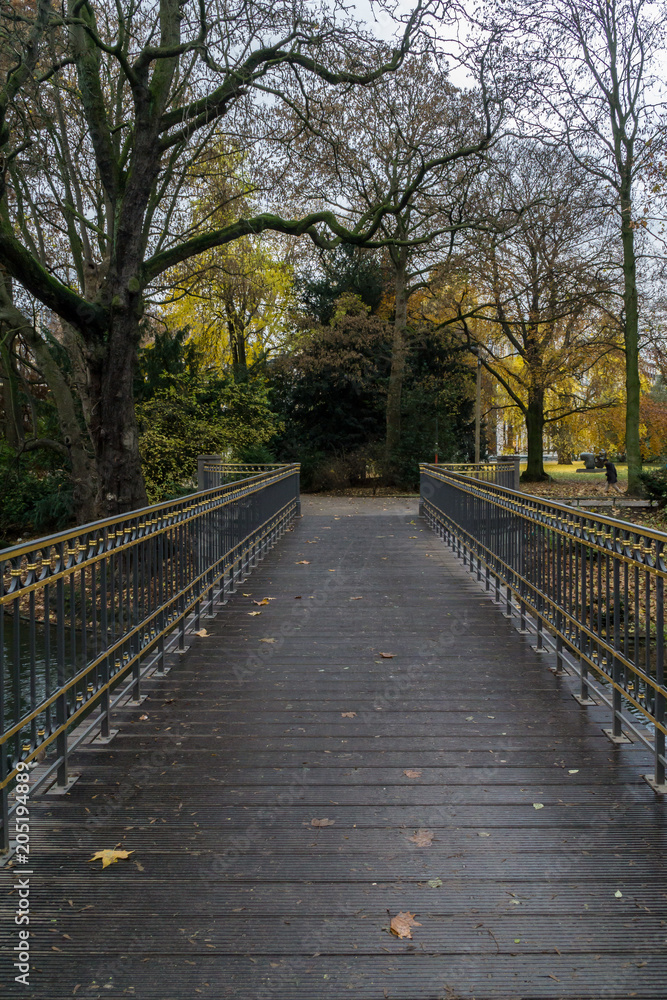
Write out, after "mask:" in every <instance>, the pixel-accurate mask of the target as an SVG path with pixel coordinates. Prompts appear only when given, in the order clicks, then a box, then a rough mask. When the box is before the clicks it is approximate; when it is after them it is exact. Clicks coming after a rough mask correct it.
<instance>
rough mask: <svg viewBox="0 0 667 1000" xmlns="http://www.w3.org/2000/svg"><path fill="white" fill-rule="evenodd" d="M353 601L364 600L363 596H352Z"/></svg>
mask: <svg viewBox="0 0 667 1000" xmlns="http://www.w3.org/2000/svg"><path fill="white" fill-rule="evenodd" d="M350 600H351V601H363V597H351V598H350Z"/></svg>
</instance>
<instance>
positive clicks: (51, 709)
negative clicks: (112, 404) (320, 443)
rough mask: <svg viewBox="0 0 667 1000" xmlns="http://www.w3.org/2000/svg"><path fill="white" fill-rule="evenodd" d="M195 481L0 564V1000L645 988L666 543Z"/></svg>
mask: <svg viewBox="0 0 667 1000" xmlns="http://www.w3.org/2000/svg"><path fill="white" fill-rule="evenodd" d="M200 474H201V475H202V476H206V477H207V478H206V482H205V483H204V484H203V488H202V489H201V490H200V491H199V492H198V493H196V494H193V495H192V496H190V497H185V498H183V499H181V500H179V501H175V502H171V503H169V504H162V505H157V506H156V507H152V508H148V509H147V510H145V511H140V512H137V513H135V514H131V515H125V516H124V517H123V518H120V519H115V520H113V521H111V520H109V521H105V522H98V523H96V524H93V525H88V526H85V527H83V528H79V529H76V530H75V531H72V532H64V533H62V534H60V535H56V536H53V537H52V538H49V539H42V540H39V542H31V543H28V544H25V545H20V546H16V547H15V548H13V549H10V550H6V551H5V552H3V553H0V561H1V562H2V572H1V573H0V581H1V584H0V587H1V589H0V650H1V651H2V652H1V654H0V655H2V657H3V661H2V664H1V666H2V670H1V671H0V676H1V677H2V688H0V700H1V701H2V733H1V735H0V746H1V747H2V775H1V784H2V790H3V816H2V831H3V837H4V846H5V854H4V858H5V861H4V867H3V868H2V874H1V875H0V878H1V879H2V882H3V893H2V899H1V904H0V905H1V907H2V914H3V920H2V930H1V933H2V945H3V948H2V956H3V957H2V960H1V961H2V967H1V968H0V994H1V995H2V996H3V997H4V996H14V995H16V996H23V997H28V998H32V1000H61V998H65V997H71V996H77V997H93V998H97V997H115V996H118V997H128V996H131V997H137V998H140V1000H153V998H155V1000H157V998H160V1000H181V998H185V997H188V998H191V997H208V998H212V1000H219V998H223V997H234V998H238V1000H270V998H271V1000H272V998H276V1000H278V998H280V1000H287V998H289V1000H302V998H303V1000H305V998H308V1000H315V998H320V997H323V998H326V997H331V998H335V1000H341V998H343V997H348V996H349V997H354V998H355V1000H376V998H377V1000H379V998H385V997H386V998H391V1000H434V998H466V1000H473V998H474V1000H532V998H536V1000H537V998H549V1000H565V998H567V1000H600V998H602V997H604V998H616V1000H621V998H622V1000H626V998H629V997H637V998H640V1000H642V998H643V1000H648V998H664V996H665V982H666V975H665V974H666V972H667V954H666V952H665V941H666V939H667V924H666V921H667V885H666V883H665V861H664V851H663V848H664V846H665V829H666V827H665V809H664V804H663V794H664V792H665V790H666V788H665V774H664V768H665V744H664V736H665V718H664V711H665V695H666V694H667V692H666V691H665V686H664V674H663V658H664V594H663V588H664V577H665V563H664V542H665V541H666V540H667V536H665V535H661V534H660V533H657V532H653V531H650V530H648V529H644V528H639V527H638V526H636V525H631V524H628V523H625V522H622V521H617V520H614V519H610V518H606V517H605V516H601V515H598V514H594V515H593V514H592V513H591V512H590V511H580V510H575V509H573V508H570V507H567V506H566V505H561V504H553V503H550V504H547V503H545V502H543V501H542V500H540V499H538V498H533V497H528V496H526V495H524V494H521V493H519V492H517V491H516V490H515V489H514V480H513V478H512V476H513V470H512V468H511V467H509V466H505V465H503V463H500V465H499V466H498V467H497V468H496V469H490V468H489V467H475V466H465V467H462V466H460V467H455V466H449V467H443V466H437V467H436V466H427V465H425V466H423V467H422V470H421V480H422V486H421V496H420V498H419V502H417V500H414V501H413V500H412V499H409V498H407V499H406V498H375V499H368V500H357V499H352V498H328V497H322V498H318V497H305V498H303V500H302V501H301V499H300V497H299V489H298V466H282V467H268V468H260V469H257V468H251V469H243V470H240V471H239V470H238V469H236V470H235V469H234V468H232V467H229V466H224V465H223V464H222V463H220V462H216V460H215V459H214V458H212V457H211V456H206V457H205V459H204V460H203V462H202V467H201V470H200ZM200 485H202V484H201V483H200ZM301 504H302V506H300V505H301ZM300 514H301V515H302V516H299V515H300ZM93 859H94V860H93ZM24 916H27V917H28V918H29V920H30V923H29V925H28V924H26V923H25V922H24V921H23V917H24ZM17 921H18V922H17ZM27 930H29V936H27V935H21V932H22V931H27ZM24 965H25V966H27V969H28V971H27V972H26V973H25V974H23V973H22V971H21V970H22V967H23V966H24ZM21 975H24V978H23V979H19V981H18V982H17V981H16V979H17V977H20V976H21Z"/></svg>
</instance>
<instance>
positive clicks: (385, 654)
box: [380, 653, 396, 660]
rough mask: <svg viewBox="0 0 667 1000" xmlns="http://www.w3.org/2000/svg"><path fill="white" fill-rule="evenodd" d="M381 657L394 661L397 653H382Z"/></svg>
mask: <svg viewBox="0 0 667 1000" xmlns="http://www.w3.org/2000/svg"><path fill="white" fill-rule="evenodd" d="M380 656H381V657H382V659H383V660H393V659H394V657H395V656H396V653H380Z"/></svg>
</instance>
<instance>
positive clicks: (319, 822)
mask: <svg viewBox="0 0 667 1000" xmlns="http://www.w3.org/2000/svg"><path fill="white" fill-rule="evenodd" d="M335 822H336V820H335V819H327V818H326V817H325V818H324V819H311V821H310V825H311V826H333V825H334V823H335Z"/></svg>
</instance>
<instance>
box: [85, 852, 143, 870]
mask: <svg viewBox="0 0 667 1000" xmlns="http://www.w3.org/2000/svg"><path fill="white" fill-rule="evenodd" d="M130 854H134V851H97V853H96V854H93V856H92V858H88V863H90V862H91V861H100V860H101V861H102V868H108V867H109V865H113V864H115V863H116V862H117V861H120V860H121V859H125V858H129V856H130Z"/></svg>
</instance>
